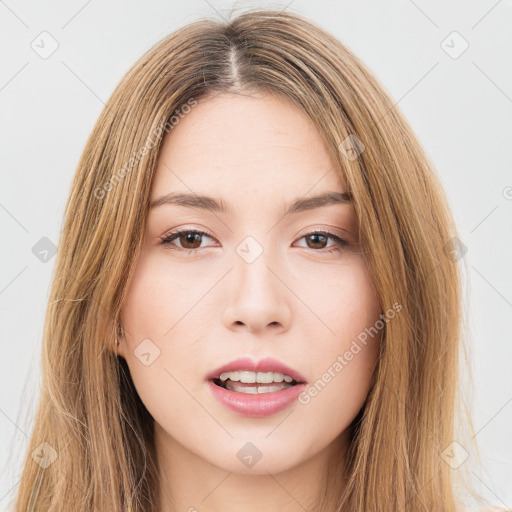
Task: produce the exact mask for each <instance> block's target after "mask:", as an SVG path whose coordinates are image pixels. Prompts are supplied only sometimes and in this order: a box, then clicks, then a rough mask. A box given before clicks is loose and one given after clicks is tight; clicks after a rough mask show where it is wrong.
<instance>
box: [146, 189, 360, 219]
mask: <svg viewBox="0 0 512 512" xmlns="http://www.w3.org/2000/svg"><path fill="white" fill-rule="evenodd" d="M350 202H351V196H350V193H348V192H324V193H322V194H319V195H316V196H311V197H299V198H297V199H295V200H294V201H292V202H291V203H289V204H287V205H286V206H285V215H289V214H291V213H298V212H303V211H306V210H313V209H315V208H320V207H321V206H328V205H332V204H349V203H350ZM163 204H176V205H179V206H185V207H187V208H199V209H204V210H211V211H213V212H220V213H228V212H231V211H232V210H231V208H228V206H227V205H226V204H225V203H224V202H223V201H222V200H217V199H215V198H213V197H210V196H206V195H199V194H189V193H184V192H171V193H169V194H165V195H163V196H161V197H159V198H158V199H155V200H154V201H153V202H152V203H151V205H150V208H157V207H158V206H161V205H163Z"/></svg>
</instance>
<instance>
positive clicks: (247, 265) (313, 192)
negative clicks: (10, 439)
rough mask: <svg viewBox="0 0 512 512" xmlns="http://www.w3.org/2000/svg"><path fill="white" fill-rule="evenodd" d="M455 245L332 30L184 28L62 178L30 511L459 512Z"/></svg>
mask: <svg viewBox="0 0 512 512" xmlns="http://www.w3.org/2000/svg"><path fill="white" fill-rule="evenodd" d="M456 242H457V233H456V228H455V226H454V223H453V220H452V217H451V215H450V212H449V209H448V207H447V203H446V199H445V197H444V193H443V191H442V189H441V187H440V185H439V182H438V179H437V178H436V176H435V174H434V172H433V170H432V165H431V164H430V163H429V161H428V160H427V158H426V156H425V153H424V151H423V150H422V148H421V146H420V144H419V142H418V141H417V140H416V138H415V136H414V134H413V133H412V130H411V129H410V127H409V126H408V124H407V122H406V121H405V119H404V118H403V116H402V114H401V113H400V112H399V110H398V108H397V107H396V106H395V105H394V104H393V101H392V99H391V98H390V96H389V95H388V94H387V93H386V92H385V91H384V90H383V88H382V86H381V85H380V84H379V83H378V82H377V80H376V79H375V77H374V76H373V75H372V74H371V73H370V72H369V71H368V69H367V68H366V67H365V66H364V64H363V63H362V62H361V61H359V60H358V59H357V58H356V57H355V56H354V55H353V54H352V53H351V52H350V51H349V50H348V49H347V48H345V47H344V46H343V45H342V44H341V43H340V42H339V41H337V40H336V39H335V38H334V37H333V36H331V35H330V34H328V33H326V32H325V31H323V30H322V29H321V28H319V27H317V26H316V25H314V24H312V23H311V22H309V21H307V20H305V19H304V18H302V17H300V16H298V15H295V14H291V13H286V12H277V11H271V10H258V11H252V12H246V13H244V14H242V15H240V16H239V17H237V18H236V19H234V20H232V21H231V22H229V23H226V24H221V23H217V22H214V21H209V20H202V21H199V22H196V23H193V24H191V25H188V26H186V27H184V28H182V29H180V30H178V31H177V32H175V33H174V34H171V35H170V36H169V37H167V38H165V39H164V40H162V41H161V42H160V43H158V44H157V45H156V46H155V47H154V48H152V49H151V50H150V51H148V52H147V53H146V54H145V55H144V56H143V57H142V58H141V59H140V60H139V61H138V62H137V63H136V64H135V65H134V66H133V68H132V69H131V70H130V71H129V72H128V73H127V74H126V76H125V77H124V78H123V80H122V81H121V83H120V84H119V86H118V87H117V88H116V90H115V91H114V93H113V95H112V97H111V98H110V100H109V101H108V103H107V106H106V108H105V109H104V111H103V112H102V114H101V116H100V118H99V120H98V122H97V124H96V126H95V128H94V130H93V132H92V134H91V136H90V138H89V141H88V143H87V146H86V148H85V151H84V153H83V155H82V158H81V160H80V163H79V166H78V169H77V172H76V175H75V178H74V182H73V184H72V190H71V194H70V198H69V201H68V204H67V208H66V214H65V222H64V226H63V231H62V237H61V240H60V244H59V252H58V255H57V261H56V274H55V279H54V282H53V286H52V290H51V296H50V299H49V306H48V311H47V317H46V323H45V333H44V350H43V375H44V386H43V390H42V395H41V398H40V406H39V410H38V415H37V419H36V424H35V428H34V432H33V434H32V438H31V442H30V446H29V450H28V454H27V459H26V462H25V467H24V471H23V474H22V481H21V485H20V490H19V494H18V500H17V503H16V510H17V511H27V510H33V511H43V510H44V511H47V510H48V511H61V510H66V511H76V512H78V511H88V512H89V511H91V510H102V511H109V512H118V511H119V512H121V511H134V512H135V511H159V512H160V511H164V510H165V511H178V510H188V511H194V510H197V511H203V510H205V511H213V510H221V509H222V510H236V511H248V510H260V509H264V510H268V511H274V510H280V511H281V512H283V511H292V510H293V511H295V510H315V511H316V510H318V511H361V512H363V511H364V512H378V511H382V512H383V511H386V512H388V511H391V510H393V511H399V510H400V511H418V510H429V511H443V512H449V511H455V510H460V505H461V504H460V503H459V501H458V499H459V498H458V497H457V496H456V495H455V492H454V481H453V477H454V475H458V474H459V473H460V472H461V471H463V470H464V467H465V459H466V458H467V453H468V452H467V450H469V449H470V447H469V446H468V445H467V444H466V445H465V444H464V443H462V442H459V441H460V438H459V437H458V435H457V433H456V432H455V430H454V424H455V423H454V421H455V418H456V413H457V411H458V405H459V402H457V401H456V399H457V397H458V394H457V390H458V388H457V385H458V351H459V340H460V332H461V329H460V324H461V321H462V314H461V307H460V293H461V292H460V280H459V269H458V265H459V262H458V258H457V252H456V250H457V245H456ZM454 251H455V252H454Z"/></svg>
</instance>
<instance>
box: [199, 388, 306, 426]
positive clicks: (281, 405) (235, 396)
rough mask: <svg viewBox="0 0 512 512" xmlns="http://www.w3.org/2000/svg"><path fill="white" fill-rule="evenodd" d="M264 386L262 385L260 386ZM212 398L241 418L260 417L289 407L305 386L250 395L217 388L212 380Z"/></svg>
mask: <svg viewBox="0 0 512 512" xmlns="http://www.w3.org/2000/svg"><path fill="white" fill-rule="evenodd" d="M262 385H263V386H264V384H262ZM208 386H209V388H210V391H211V393H212V394H213V396H214V397H215V398H216V399H217V400H218V401H219V402H220V403H221V404H222V405H224V406H225V407H227V408H228V409H229V410H231V411H233V412H236V413H238V414H241V415H242V416H250V417H261V416H269V415H271V414H275V413H277V412H279V411H281V410H283V409H285V408H286V407H288V406H289V405H291V404H292V403H293V402H294V401H295V400H296V399H297V397H298V396H299V395H300V394H301V393H302V391H304V389H305V388H306V384H305V383H302V384H296V385H295V386H291V387H289V388H286V389H283V390H282V391H273V392H272V393H260V394H256V395H250V394H247V393H238V392H236V391H230V390H229V389H224V388H221V387H220V386H217V384H215V383H214V382H213V381H212V380H209V381H208Z"/></svg>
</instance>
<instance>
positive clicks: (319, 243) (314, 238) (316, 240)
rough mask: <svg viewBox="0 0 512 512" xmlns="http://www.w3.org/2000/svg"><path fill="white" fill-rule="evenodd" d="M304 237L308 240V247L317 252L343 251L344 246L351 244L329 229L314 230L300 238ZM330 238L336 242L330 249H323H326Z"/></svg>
mask: <svg viewBox="0 0 512 512" xmlns="http://www.w3.org/2000/svg"><path fill="white" fill-rule="evenodd" d="M303 239H305V240H306V244H307V248H308V249H309V250H311V251H313V252H315V253H319V252H320V253H331V252H336V251H341V250H343V248H344V247H346V246H347V245H350V243H349V242H348V241H347V240H345V239H344V238H341V237H339V236H338V235H335V234H334V233H332V232H331V231H327V230H316V231H312V232H311V233H307V234H306V235H303V236H302V237H301V238H300V240H303ZM329 239H331V240H333V241H334V243H333V244H332V245H331V246H330V248H329V249H327V250H323V251H322V250H321V249H325V247H326V245H325V244H326V243H327V241H328V240H329Z"/></svg>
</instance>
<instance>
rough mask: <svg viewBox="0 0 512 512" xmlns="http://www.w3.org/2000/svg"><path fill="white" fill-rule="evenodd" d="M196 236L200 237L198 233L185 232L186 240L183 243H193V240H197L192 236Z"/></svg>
mask: <svg viewBox="0 0 512 512" xmlns="http://www.w3.org/2000/svg"><path fill="white" fill-rule="evenodd" d="M196 237H197V238H198V237H200V235H199V234H198V233H187V234H186V235H185V241H186V242H185V243H187V244H189V243H190V244H193V243H194V241H197V240H194V238H196ZM194 249H195V247H194Z"/></svg>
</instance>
